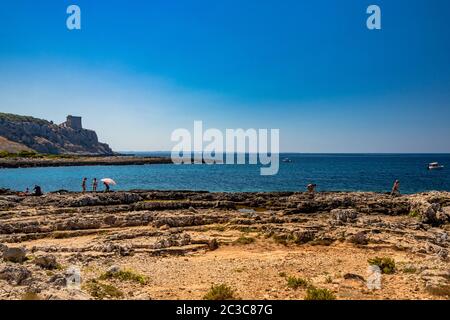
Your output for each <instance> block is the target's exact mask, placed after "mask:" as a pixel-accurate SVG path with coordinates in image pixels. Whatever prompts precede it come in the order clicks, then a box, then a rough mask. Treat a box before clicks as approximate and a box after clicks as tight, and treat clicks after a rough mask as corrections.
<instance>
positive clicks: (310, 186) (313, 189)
mask: <svg viewBox="0 0 450 320" xmlns="http://www.w3.org/2000/svg"><path fill="white" fill-rule="evenodd" d="M316 186H317V185H316V184H315V183H310V184H308V185H307V186H306V189H307V190H308V195H309V197H310V198H311V199H313V198H314V195H315V193H316Z"/></svg>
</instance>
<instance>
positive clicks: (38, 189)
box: [23, 185, 44, 197]
mask: <svg viewBox="0 0 450 320" xmlns="http://www.w3.org/2000/svg"><path fill="white" fill-rule="evenodd" d="M43 194H44V193H43V192H42V188H41V187H40V186H38V185H35V186H34V188H33V192H30V188H26V189H25V191H24V192H23V195H25V196H38V197H39V196H42V195H43Z"/></svg>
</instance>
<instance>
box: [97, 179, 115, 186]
mask: <svg viewBox="0 0 450 320" xmlns="http://www.w3.org/2000/svg"><path fill="white" fill-rule="evenodd" d="M101 181H102V182H104V183H106V184H112V185H113V186H115V185H116V184H117V183H116V182H115V181H114V180H113V179H111V178H103V179H102V180H101Z"/></svg>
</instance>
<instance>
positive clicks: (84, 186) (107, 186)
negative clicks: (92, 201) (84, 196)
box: [81, 177, 110, 193]
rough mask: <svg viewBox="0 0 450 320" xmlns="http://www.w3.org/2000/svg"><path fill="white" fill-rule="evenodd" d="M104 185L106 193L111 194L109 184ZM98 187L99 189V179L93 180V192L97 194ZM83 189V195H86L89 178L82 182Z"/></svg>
mask: <svg viewBox="0 0 450 320" xmlns="http://www.w3.org/2000/svg"><path fill="white" fill-rule="evenodd" d="M103 185H104V186H105V192H109V191H110V189H109V184H108V183H106V182H103ZM97 187H98V180H97V178H94V179H93V180H92V192H97ZM81 189H82V191H83V193H85V192H86V191H87V178H86V177H84V178H83V180H82V182H81Z"/></svg>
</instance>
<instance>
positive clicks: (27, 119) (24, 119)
mask: <svg viewBox="0 0 450 320" xmlns="http://www.w3.org/2000/svg"><path fill="white" fill-rule="evenodd" d="M0 119H4V120H7V121H11V122H31V123H36V124H40V125H50V124H51V122H49V121H47V120H44V119H38V118H34V117H30V116H21V115H17V114H12V113H2V112H0Z"/></svg>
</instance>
